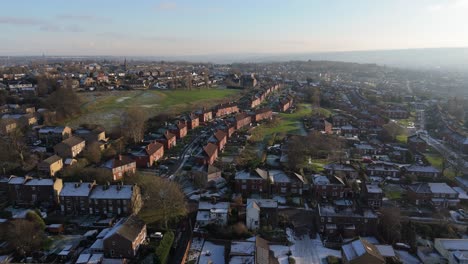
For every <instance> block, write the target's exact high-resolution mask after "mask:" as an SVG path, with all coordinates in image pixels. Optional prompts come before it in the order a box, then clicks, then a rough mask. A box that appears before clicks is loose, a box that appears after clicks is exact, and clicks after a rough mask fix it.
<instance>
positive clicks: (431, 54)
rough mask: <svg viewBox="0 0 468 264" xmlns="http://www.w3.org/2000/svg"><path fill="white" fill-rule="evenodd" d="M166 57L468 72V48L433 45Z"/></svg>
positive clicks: (190, 59)
mask: <svg viewBox="0 0 468 264" xmlns="http://www.w3.org/2000/svg"><path fill="white" fill-rule="evenodd" d="M151 58H153V59H164V60H186V61H210V62H215V63H230V62H272V61H290V60H328V61H344V62H357V63H376V64H379V65H388V66H396V67H407V68H426V69H428V68H429V69H437V68H441V69H447V70H467V71H468V47H467V48H430V49H405V50H373V51H346V52H316V53H296V54H219V55H215V54H213V55H195V56H174V57H171V56H167V57H151Z"/></svg>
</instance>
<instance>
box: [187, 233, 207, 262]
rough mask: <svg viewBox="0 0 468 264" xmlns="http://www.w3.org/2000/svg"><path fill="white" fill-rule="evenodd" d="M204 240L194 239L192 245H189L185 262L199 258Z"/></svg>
mask: <svg viewBox="0 0 468 264" xmlns="http://www.w3.org/2000/svg"><path fill="white" fill-rule="evenodd" d="M204 242H205V240H204V239H203V238H199V237H194V238H193V239H192V243H191V244H190V250H189V254H188V257H187V261H191V260H197V259H198V257H200V252H201V250H202V248H203V243H204Z"/></svg>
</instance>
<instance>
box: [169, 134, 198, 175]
mask: <svg viewBox="0 0 468 264" xmlns="http://www.w3.org/2000/svg"><path fill="white" fill-rule="evenodd" d="M205 135H206V132H202V133H200V135H198V136H197V137H195V138H194V139H192V141H191V142H190V143H189V144H188V145H187V146H185V148H184V149H183V150H182V153H181V154H180V155H179V160H178V163H179V164H178V166H177V169H175V170H174V173H172V175H178V174H179V172H180V170H182V168H183V167H184V165H185V163H186V162H187V160H188V159H189V158H190V157H191V153H192V152H193V151H194V150H195V149H196V148H197V144H198V143H199V142H200V141H201V139H202V138H203V137H204V136H205ZM172 175H171V176H172Z"/></svg>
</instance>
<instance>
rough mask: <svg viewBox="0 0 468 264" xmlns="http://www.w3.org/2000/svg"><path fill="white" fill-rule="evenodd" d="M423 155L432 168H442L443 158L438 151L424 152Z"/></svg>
mask: <svg viewBox="0 0 468 264" xmlns="http://www.w3.org/2000/svg"><path fill="white" fill-rule="evenodd" d="M424 157H425V158H426V159H427V161H428V162H429V163H430V164H431V165H432V166H433V167H434V168H437V169H439V170H441V169H442V167H443V163H444V158H443V157H442V156H441V155H440V154H439V153H425V154H424Z"/></svg>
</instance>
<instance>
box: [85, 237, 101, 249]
mask: <svg viewBox="0 0 468 264" xmlns="http://www.w3.org/2000/svg"><path fill="white" fill-rule="evenodd" d="M89 248H90V249H91V250H93V251H102V250H104V239H101V238H98V239H96V241H94V243H93V244H92V245H91V247H89Z"/></svg>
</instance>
